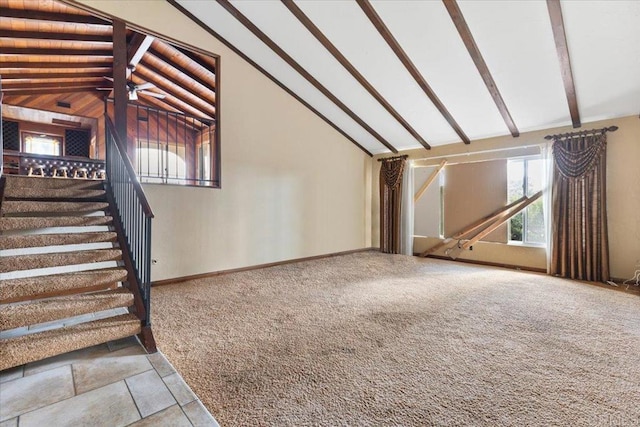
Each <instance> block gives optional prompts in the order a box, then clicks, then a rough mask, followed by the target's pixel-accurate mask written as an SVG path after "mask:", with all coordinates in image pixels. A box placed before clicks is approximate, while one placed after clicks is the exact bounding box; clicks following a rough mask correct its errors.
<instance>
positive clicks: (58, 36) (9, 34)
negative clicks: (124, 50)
mask: <svg viewBox="0 0 640 427" xmlns="http://www.w3.org/2000/svg"><path fill="white" fill-rule="evenodd" d="M27 13H30V11H28V12H27ZM0 37H3V38H11V39H38V40H72V41H79V42H94V43H95V42H101V43H102V42H104V43H111V35H109V34H107V35H102V34H77V33H50V32H45V31H42V32H39V31H16V30H0Z"/></svg>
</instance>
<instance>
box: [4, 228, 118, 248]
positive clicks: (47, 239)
mask: <svg viewBox="0 0 640 427" xmlns="http://www.w3.org/2000/svg"><path fill="white" fill-rule="evenodd" d="M117 237H118V235H117V234H116V233H115V232H112V231H104V232H90V233H65V234H25V235H8V236H0V250H2V249H18V248H36V247H45V246H55V245H77V244H82V243H99V242H113V241H116V239H117Z"/></svg>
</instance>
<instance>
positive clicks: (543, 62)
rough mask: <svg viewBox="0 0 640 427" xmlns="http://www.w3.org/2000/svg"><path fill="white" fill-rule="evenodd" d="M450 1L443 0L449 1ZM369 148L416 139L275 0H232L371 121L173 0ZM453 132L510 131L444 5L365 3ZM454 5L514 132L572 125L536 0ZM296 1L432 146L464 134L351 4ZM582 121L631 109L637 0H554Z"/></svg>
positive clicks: (638, 42) (398, 0)
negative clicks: (557, 1) (559, 11)
mask: <svg viewBox="0 0 640 427" xmlns="http://www.w3.org/2000/svg"><path fill="white" fill-rule="evenodd" d="M447 1H450V0H447ZM175 2H176V3H178V4H179V5H180V6H181V7H183V8H184V9H185V10H187V11H188V12H189V13H191V14H192V15H194V16H195V17H196V18H197V19H198V20H200V21H202V23H204V24H205V25H206V26H208V27H210V28H211V29H212V30H213V31H215V32H216V33H217V34H219V35H220V36H221V37H223V38H224V39H226V40H227V41H228V42H229V43H231V44H232V45H233V46H234V47H235V48H237V49H238V50H239V51H241V52H242V53H243V54H245V55H246V56H247V57H249V58H250V59H251V60H253V61H254V62H255V63H257V64H258V65H259V66H260V67H262V68H263V69H264V70H266V71H267V72H268V73H270V74H271V75H272V76H274V77H275V79H277V80H278V81H279V82H281V83H282V84H283V85H284V86H286V87H287V88H289V89H290V90H291V91H293V92H294V93H295V94H297V95H298V96H299V97H300V98H302V99H303V100H305V101H306V102H307V103H308V104H310V105H311V106H312V107H313V108H315V109H316V110H318V111H319V112H320V113H321V114H322V115H324V116H325V117H326V118H327V119H328V120H329V121H331V122H333V123H334V124H335V125H336V126H337V127H338V128H340V129H341V130H342V131H344V132H345V133H346V134H348V135H349V136H350V137H351V138H353V139H354V140H355V141H357V142H358V143H359V144H360V145H361V146H362V147H364V148H365V149H366V150H368V151H369V152H371V153H373V154H376V153H383V152H388V151H389V149H387V148H386V147H385V146H384V145H383V144H382V142H381V141H380V139H384V140H385V141H387V142H388V143H390V144H391V145H393V147H395V148H396V149H397V150H406V149H411V148H419V147H421V146H422V145H420V142H419V141H418V140H417V139H416V138H415V137H414V136H413V135H412V134H411V133H410V132H409V130H407V128H406V126H403V125H402V124H401V123H400V122H399V121H398V120H397V119H396V118H394V117H393V115H392V114H391V113H390V112H389V111H388V110H387V109H385V108H384V107H383V106H382V105H381V104H380V102H378V100H376V99H375V98H374V96H372V95H371V94H370V93H369V92H368V91H367V90H366V89H365V88H364V87H363V85H362V84H361V83H360V82H359V81H358V80H357V79H356V78H354V77H353V76H352V75H351V74H350V73H349V72H348V71H347V70H346V69H345V68H344V67H343V66H342V65H341V64H340V62H339V61H338V60H336V59H335V58H334V56H332V55H331V53H330V52H329V51H328V50H327V49H326V48H325V47H324V46H323V45H322V44H321V43H320V42H319V41H318V40H317V39H316V38H315V37H314V36H313V35H312V33H311V32H310V31H309V30H307V28H305V26H304V25H303V24H302V23H301V22H300V21H299V20H298V19H297V18H296V17H295V16H294V15H293V13H291V12H290V11H289V10H288V9H287V7H286V6H285V5H284V4H283V3H282V2H281V1H279V0H233V1H231V2H230V3H231V5H232V6H233V7H234V8H236V9H237V10H238V11H239V12H240V13H241V14H243V15H244V16H246V17H247V18H248V19H249V20H250V21H251V22H252V23H253V25H255V26H256V27H257V28H258V29H259V30H260V31H261V32H263V33H264V34H265V35H266V36H267V37H268V38H270V39H271V40H273V42H275V43H276V44H277V45H278V46H279V47H280V48H281V49H282V50H284V52H286V53H287V54H288V55H289V56H290V57H292V58H293V60H295V61H296V62H297V63H298V64H300V66H301V67H302V68H304V69H305V70H306V71H307V72H308V73H310V74H311V75H312V76H313V77H314V78H315V79H316V80H317V81H318V82H319V83H320V84H321V85H322V86H324V87H325V88H326V89H327V90H328V91H330V92H331V93H332V94H333V95H334V96H336V97H337V98H338V99H339V100H340V101H341V102H342V103H343V104H345V105H346V107H347V108H348V109H349V110H351V111H352V112H353V113H354V114H355V115H356V116H357V117H359V118H360V119H361V120H362V121H363V122H364V123H366V125H368V126H369V127H370V128H371V129H373V131H374V133H377V134H379V137H376V135H373V134H372V133H371V132H369V131H367V129H365V128H364V127H363V126H362V125H361V124H359V123H358V122H357V121H356V120H354V119H353V118H352V117H350V116H349V114H347V113H346V112H345V111H343V110H342V109H341V108H339V107H338V106H337V105H336V104H335V103H334V102H332V101H331V100H330V99H329V98H328V97H327V96H325V95H324V94H323V93H322V92H321V91H320V90H318V89H317V88H316V87H314V85H313V84H311V83H309V82H308V81H307V80H306V79H305V78H304V77H303V76H302V75H301V74H299V73H298V72H297V71H296V70H295V69H294V68H293V67H291V66H290V65H289V64H288V63H287V62H286V61H285V60H283V59H281V58H280V57H279V56H278V55H277V54H276V53H275V52H274V51H273V50H272V49H271V48H270V47H269V46H267V45H266V44H265V43H264V42H263V41H262V40H260V38H259V37H257V36H256V35H254V34H253V33H252V32H251V31H250V30H249V29H247V28H246V27H245V26H244V25H243V24H242V23H240V22H239V21H238V20H237V19H236V17H234V16H233V15H232V14H231V13H229V12H228V11H227V10H225V8H224V7H222V6H221V5H220V3H219V2H218V1H217V0H175ZM370 4H371V6H372V7H373V9H374V10H375V12H376V13H377V14H378V15H379V17H380V18H381V20H382V21H383V23H384V25H386V27H387V28H388V30H389V31H390V33H391V34H392V35H393V37H394V38H395V39H396V40H397V42H398V43H399V45H400V46H401V47H402V49H403V50H404V51H405V52H406V54H407V56H408V57H409V59H410V60H411V62H412V63H413V64H414V65H415V66H416V68H417V69H418V71H419V72H420V74H421V75H422V77H423V78H424V79H425V80H426V82H427V83H428V84H429V85H430V87H431V89H432V90H433V92H434V93H435V95H436V96H437V97H438V98H439V99H440V101H441V102H442V104H444V106H445V108H446V109H447V110H448V112H449V113H450V114H451V116H452V117H453V119H454V120H455V122H456V123H457V124H458V125H459V126H460V128H461V129H462V131H463V132H464V133H465V134H466V135H467V136H468V137H469V139H470V140H471V144H473V141H474V140H477V139H481V138H486V137H491V136H498V135H509V133H510V132H509V129H508V127H507V125H506V124H505V121H504V120H503V118H502V116H501V114H500V112H499V109H498V107H497V106H496V103H495V102H494V99H493V98H492V96H491V94H490V92H489V90H488V89H487V86H486V85H485V82H484V81H483V79H482V77H481V75H480V73H479V72H478V69H477V68H476V65H475V64H474V61H473V60H472V57H471V55H470V53H469V52H468V51H467V48H466V47H465V44H464V43H463V41H462V38H461V36H460V34H459V33H458V30H457V29H456V26H455V25H454V23H453V21H452V18H451V17H450V15H449V13H448V12H447V9H446V7H445V4H444V3H443V2H442V1H435V0H430V1H427V0H424V1H417V0H408V1H405V0H370ZM457 4H458V7H459V8H460V11H461V13H462V15H463V17H464V20H465V21H466V24H467V26H468V28H469V30H470V32H471V35H472V36H473V38H474V41H475V43H476V45H477V48H478V50H479V52H480V54H481V55H482V57H483V59H484V62H485V63H486V65H487V67H488V69H489V71H490V73H491V76H492V77H493V80H494V81H495V84H496V86H497V89H498V90H499V92H500V94H501V96H502V99H503V100H504V103H505V105H506V107H507V109H508V110H509V113H510V114H511V117H512V118H513V121H514V123H515V125H516V127H517V128H518V130H519V131H520V132H523V131H529V130H534V129H544V128H551V127H556V126H564V125H570V124H571V123H572V121H571V117H570V113H569V104H568V102H567V96H566V94H565V88H564V85H563V79H562V69H561V65H560V62H559V60H558V54H557V52H556V43H555V41H554V36H553V32H552V27H551V21H550V18H549V10H548V8H547V2H546V1H543V0H532V1H507V0H496V1H488V0H473V1H470V0H460V1H458V2H457ZM295 5H296V6H297V7H298V8H299V9H300V10H301V11H302V12H303V13H304V14H305V15H306V16H307V17H308V18H309V19H310V20H311V22H312V23H313V24H314V25H315V26H316V27H318V29H319V30H320V31H321V32H322V33H323V34H324V36H326V37H327V38H328V40H329V41H330V42H331V43H332V44H333V45H334V46H335V48H337V50H338V51H339V52H340V53H341V54H342V55H344V56H345V57H346V58H347V60H348V61H349V62H350V63H351V64H352V65H353V66H354V67H355V69H356V70H357V71H358V72H359V73H360V74H361V75H362V76H363V77H364V78H365V79H366V80H367V81H368V82H369V83H370V84H371V85H372V86H373V87H374V88H375V90H376V91H377V92H379V94H380V95H381V96H382V97H383V98H384V99H385V100H386V101H387V102H388V104H390V105H391V107H392V108H393V109H394V110H396V111H397V113H398V114H399V115H400V116H401V117H402V118H403V119H404V120H405V121H406V122H407V123H408V125H409V126H410V127H411V128H413V129H414V130H415V131H416V132H417V133H418V134H419V135H420V136H421V137H422V138H423V139H424V140H426V141H427V143H428V144H430V145H431V146H438V145H444V144H451V143H462V142H461V138H460V137H459V136H458V134H457V133H456V132H455V131H454V129H453V128H452V126H451V125H450V124H449V122H448V121H447V120H446V119H445V118H444V117H443V114H441V112H440V111H439V110H438V109H437V108H436V106H435V105H434V104H433V103H432V102H431V100H430V99H429V98H428V97H427V96H426V95H425V93H424V92H423V90H422V89H421V88H420V86H419V85H418V83H416V81H415V80H414V78H413V77H412V76H411V74H410V73H409V72H408V71H407V69H406V68H405V66H404V65H403V64H402V63H401V61H400V60H399V59H398V57H397V56H396V54H395V53H394V51H393V50H392V49H391V48H390V47H389V45H388V44H387V42H385V40H384V39H383V37H382V36H381V35H380V33H379V32H378V31H377V30H376V28H375V27H374V25H373V24H372V23H371V21H370V20H369V18H368V17H367V16H366V15H365V13H364V12H363V10H362V9H361V7H360V6H359V5H358V4H357V3H356V2H355V1H352V0H337V1H333V0H303V1H301V0H298V1H295ZM561 6H562V14H563V18H564V26H565V32H566V38H567V45H568V50H569V56H570V60H571V65H572V70H573V79H574V83H575V88H576V93H577V102H578V110H579V113H580V119H581V121H582V122H583V123H586V122H590V121H594V120H599V119H604V118H613V117H622V116H628V115H634V114H639V113H640V1H635V0H628V1H612V0H574V1H562V2H561Z"/></svg>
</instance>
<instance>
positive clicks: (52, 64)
mask: <svg viewBox="0 0 640 427" xmlns="http://www.w3.org/2000/svg"><path fill="white" fill-rule="evenodd" d="M7 68H11V69H13V68H18V69H20V68H28V69H32V68H73V69H78V68H81V69H85V68H107V69H108V70H111V61H104V62H102V61H101V62H56V61H47V62H38V61H33V62H29V61H6V62H5V61H3V62H2V69H7Z"/></svg>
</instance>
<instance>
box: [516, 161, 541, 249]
mask: <svg viewBox="0 0 640 427" xmlns="http://www.w3.org/2000/svg"><path fill="white" fill-rule="evenodd" d="M543 183H544V168H543V163H542V159H540V158H539V157H537V158H524V159H514V160H509V161H508V163H507V184H508V185H507V202H508V203H511V202H514V201H516V200H518V199H520V198H521V197H522V196H525V195H526V196H533V195H534V194H536V193H537V192H538V191H540V190H542V188H543ZM545 240H546V239H545V227H544V214H543V208H542V198H540V199H538V200H536V201H535V202H534V203H532V204H531V205H529V206H528V207H527V208H526V209H524V210H523V211H522V212H520V213H518V214H517V215H515V216H514V217H513V218H511V220H510V221H509V241H510V242H522V243H527V244H536V245H540V244H544V243H545Z"/></svg>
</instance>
